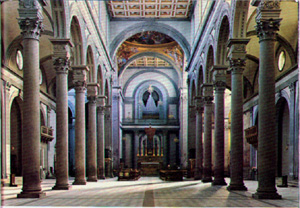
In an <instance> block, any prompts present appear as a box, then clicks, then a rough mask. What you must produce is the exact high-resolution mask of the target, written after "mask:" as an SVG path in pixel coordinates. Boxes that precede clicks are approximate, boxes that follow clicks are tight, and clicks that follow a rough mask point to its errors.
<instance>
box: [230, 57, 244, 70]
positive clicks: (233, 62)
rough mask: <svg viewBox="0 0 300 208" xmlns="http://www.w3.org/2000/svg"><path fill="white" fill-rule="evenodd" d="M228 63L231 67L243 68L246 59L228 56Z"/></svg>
mask: <svg viewBox="0 0 300 208" xmlns="http://www.w3.org/2000/svg"><path fill="white" fill-rule="evenodd" d="M229 63H230V67H231V68H244V67H245V66H246V59H241V58H230V59H229Z"/></svg>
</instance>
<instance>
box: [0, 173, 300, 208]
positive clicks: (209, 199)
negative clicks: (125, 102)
mask: <svg viewBox="0 0 300 208" xmlns="http://www.w3.org/2000/svg"><path fill="white" fill-rule="evenodd" d="M226 182H227V183H229V179H228V178H227V179H226ZM71 183H72V180H70V184H71ZM54 184H55V180H54V179H46V180H44V181H43V182H42V188H43V190H44V192H45V193H46V197H45V198H41V199H18V198H16V196H17V194H18V193H20V191H21V187H3V188H2V194H1V197H2V204H1V205H2V207H17V206H23V207H43V208H46V207H154V206H155V207H299V199H298V195H299V188H297V187H288V188H278V193H279V194H280V195H282V198H283V199H281V200H256V199H253V198H252V197H251V195H252V194H253V193H254V192H255V190H256V188H257V181H245V185H246V186H247V188H248V191H246V192H245V191H232V192H228V191H227V190H226V186H211V184H210V183H205V184H204V183H202V182H201V181H194V180H184V181H180V182H165V181H162V180H160V179H159V178H158V177H142V178H140V179H139V180H138V181H117V178H110V179H106V180H99V181H98V182H88V183H87V185H85V186H78V185H77V186H72V187H71V189H70V190H68V191H57V190H52V187H53V186H54Z"/></svg>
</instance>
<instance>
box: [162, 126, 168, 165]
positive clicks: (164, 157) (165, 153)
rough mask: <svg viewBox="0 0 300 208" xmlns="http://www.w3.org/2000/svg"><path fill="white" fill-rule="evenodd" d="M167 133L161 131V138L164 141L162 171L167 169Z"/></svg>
mask: <svg viewBox="0 0 300 208" xmlns="http://www.w3.org/2000/svg"><path fill="white" fill-rule="evenodd" d="M167 136H168V131H166V130H164V131H163V138H164V141H163V145H164V147H163V166H164V169H167V166H168V138H167Z"/></svg>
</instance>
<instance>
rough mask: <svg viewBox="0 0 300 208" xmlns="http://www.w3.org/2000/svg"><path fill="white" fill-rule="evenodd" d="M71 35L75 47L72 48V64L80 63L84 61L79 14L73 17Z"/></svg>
mask: <svg viewBox="0 0 300 208" xmlns="http://www.w3.org/2000/svg"><path fill="white" fill-rule="evenodd" d="M70 33H71V34H70V36H71V41H72V43H73V44H74V47H72V48H71V54H72V56H71V64H73V65H80V64H82V63H83V56H82V36H81V34H82V33H81V27H80V24H79V20H78V18H77V16H73V17H72V21H71V26H70Z"/></svg>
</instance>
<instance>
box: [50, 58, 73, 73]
mask: <svg viewBox="0 0 300 208" xmlns="http://www.w3.org/2000/svg"><path fill="white" fill-rule="evenodd" d="M53 65H54V68H55V70H56V73H57V74H68V71H69V68H70V59H69V58H68V57H65V58H61V57H59V58H56V59H54V61H53Z"/></svg>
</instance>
